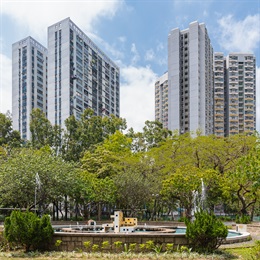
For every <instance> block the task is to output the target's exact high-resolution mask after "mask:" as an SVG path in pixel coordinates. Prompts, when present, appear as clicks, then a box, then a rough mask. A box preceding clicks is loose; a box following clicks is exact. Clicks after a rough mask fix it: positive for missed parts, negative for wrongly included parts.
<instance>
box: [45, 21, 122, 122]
mask: <svg viewBox="0 0 260 260" xmlns="http://www.w3.org/2000/svg"><path fill="white" fill-rule="evenodd" d="M119 84H120V83H119V68H118V66H117V65H116V64H115V63H114V62H113V61H112V60H111V59H110V58H109V57H108V56H107V55H106V54H105V53H104V52H103V51H101V50H100V49H99V48H98V47H97V46H96V45H95V44H94V43H93V42H92V41H91V40H90V38H89V37H88V36H87V35H86V34H85V33H84V32H83V31H82V30H81V29H80V28H79V27H77V26H76V25H75V24H74V23H73V22H72V21H71V20H70V18H67V19H64V20H62V21H60V22H57V23H55V24H54V25H52V26H50V27H49V28H48V119H49V120H50V122H51V123H52V124H57V125H61V126H64V120H65V119H67V118H68V117H69V116H70V115H75V117H76V118H77V119H79V118H80V115H81V114H82V112H83V111H84V110H85V109H86V108H91V109H93V111H94V113H95V115H100V116H108V115H110V114H114V115H116V116H118V117H119V114H120V111H119V102H120V101H119V95H120V93H119Z"/></svg>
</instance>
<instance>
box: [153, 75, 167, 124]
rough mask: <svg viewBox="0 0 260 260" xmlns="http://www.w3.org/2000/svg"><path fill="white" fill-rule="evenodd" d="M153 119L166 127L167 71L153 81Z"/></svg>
mask: <svg viewBox="0 0 260 260" xmlns="http://www.w3.org/2000/svg"><path fill="white" fill-rule="evenodd" d="M155 120H158V121H159V122H161V123H162V124H163V127H164V128H168V72H166V73H164V74H163V75H162V76H161V77H160V78H158V80H157V81H156V83H155Z"/></svg>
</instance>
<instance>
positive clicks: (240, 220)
mask: <svg viewBox="0 0 260 260" xmlns="http://www.w3.org/2000/svg"><path fill="white" fill-rule="evenodd" d="M236 223H237V224H249V223H251V220H250V216H247V215H242V216H241V217H240V216H238V215H237V216H236Z"/></svg>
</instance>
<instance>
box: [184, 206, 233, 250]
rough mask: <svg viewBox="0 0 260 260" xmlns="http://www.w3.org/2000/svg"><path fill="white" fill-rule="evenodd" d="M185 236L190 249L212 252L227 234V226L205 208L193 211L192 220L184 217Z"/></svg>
mask: <svg viewBox="0 0 260 260" xmlns="http://www.w3.org/2000/svg"><path fill="white" fill-rule="evenodd" d="M185 223H186V226H187V230H186V237H187V238H188V240H189V243H190V245H191V246H192V249H193V250H194V251H196V252H199V253H212V252H213V251H214V250H216V249H217V248H218V247H219V246H220V245H221V244H222V242H223V240H224V239H225V238H226V237H227V235H228V229H227V227H226V226H225V225H224V224H223V223H222V222H221V220H219V219H217V217H216V216H215V215H214V214H210V213H208V212H207V211H205V210H199V211H198V212H196V213H195V220H194V221H193V222H191V221H189V220H188V219H186V221H185Z"/></svg>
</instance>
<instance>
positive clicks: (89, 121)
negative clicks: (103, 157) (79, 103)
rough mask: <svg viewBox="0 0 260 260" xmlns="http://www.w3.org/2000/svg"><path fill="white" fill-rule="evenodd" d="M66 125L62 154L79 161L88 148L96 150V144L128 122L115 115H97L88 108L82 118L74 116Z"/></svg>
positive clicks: (123, 127)
mask: <svg viewBox="0 0 260 260" xmlns="http://www.w3.org/2000/svg"><path fill="white" fill-rule="evenodd" d="M65 126H66V130H65V134H64V138H63V145H62V149H61V151H62V156H63V158H64V159H65V160H67V161H79V159H81V158H82V156H83V155H84V152H85V151H86V150H90V151H91V150H94V149H95V148H94V146H95V145H97V144H101V143H102V142H103V141H104V140H105V139H106V138H108V137H109V135H112V134H114V133H115V132H116V131H117V130H118V131H122V130H124V129H125V128H126V122H125V120H124V119H121V118H117V117H115V116H113V115H111V116H110V117H101V116H95V115H94V112H93V110H91V109H86V110H85V111H84V112H83V114H82V115H81V118H80V120H76V118H75V117H74V116H70V117H69V118H68V119H66V121H65Z"/></svg>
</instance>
